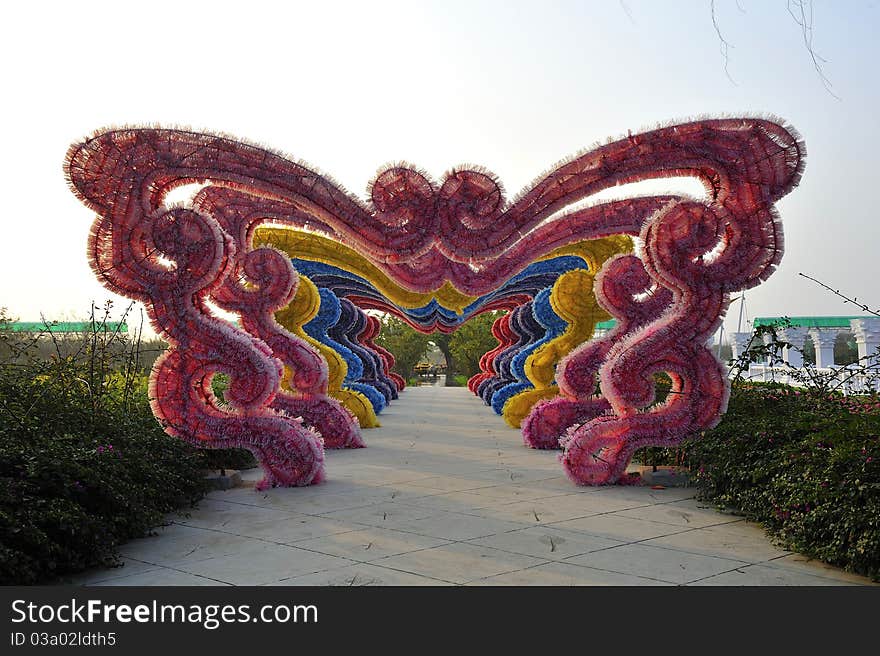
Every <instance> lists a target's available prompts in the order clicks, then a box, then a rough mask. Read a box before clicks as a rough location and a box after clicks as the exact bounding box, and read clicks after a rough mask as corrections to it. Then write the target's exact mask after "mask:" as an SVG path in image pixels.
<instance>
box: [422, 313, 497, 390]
mask: <svg viewBox="0 0 880 656" xmlns="http://www.w3.org/2000/svg"><path fill="white" fill-rule="evenodd" d="M502 314H503V313H502V312H486V313H485V314H481V315H479V316H477V317H475V318H473V319H471V320H470V321H468V322H467V323H466V324H464V325H463V326H462V327H461V328H459V329H458V330H456V331H455V332H454V333H452V335H448V336H447V337H449V340H448V347H447V348H448V351H449V355H448V356H447V367H448V369H447V374H446V380H447V381H449V380H450V379H451V378H452V375H453V373H457V374H461V375H463V376H466V377H468V378H470V377H471V376H473V375H474V374H476V373H478V372H479V371H480V358H481V357H483V354H484V353H486V352H487V351H491V350H492V349H493V348H495V347H496V346H498V340H497V339H495V337H494V336H493V335H492V324H493V323H495V320H496V319H497V318H498V317H500V316H501V315H502ZM432 339H433V338H432ZM433 341H434V343H437V340H436V339H433ZM437 346H438V348H440V350H441V351H443V347H442V346H440V345H439V344H437ZM445 354H446V353H445V352H444V355H445ZM450 360H451V361H452V362H451V363H450ZM451 364H452V365H454V366H450V365H451Z"/></svg>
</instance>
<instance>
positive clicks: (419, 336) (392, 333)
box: [376, 312, 502, 385]
mask: <svg viewBox="0 0 880 656" xmlns="http://www.w3.org/2000/svg"><path fill="white" fill-rule="evenodd" d="M501 314H502V313H501V312H487V313H485V314H481V315H479V316H477V317H475V318H474V319H471V320H470V321H468V322H467V323H465V324H464V325H463V326H462V327H461V328H459V329H458V330H456V331H455V332H454V333H451V334H447V333H439V332H438V333H433V334H431V335H425V334H423V333H420V332H418V331H417V330H415V329H413V328H412V327H411V326H409V325H408V324H407V323H406V322H404V321H402V320H400V319H398V318H397V317H393V316H390V315H386V316H385V317H383V318H382V319H381V322H382V331H381V332H380V333H379V336H378V337H377V338H376V343H377V344H379V345H380V346H383V347H385V348H386V349H388V350H389V351H391V353H392V354H393V355H394V357H395V359H396V361H397V362H396V363H395V365H394V369H395V371H397V372H398V373H399V374H400V375H402V376H404V377H409V376H411V375H412V372H413V367H414V366H415V365H417V364H418V363H419V361H420V360H422V359H423V358H424V357H425V356H426V355H427V353H428V350H429V349H430V347H431V345H432V344H433V345H434V346H436V347H437V348H438V349H439V350H440V352H441V353H442V354H443V357H444V358H445V359H446V383H447V385H454V384H455V382H454V381H455V378H454V377H455V375H456V374H458V375H463V376H466V377H468V378H469V377H471V376H473V375H474V374H475V373H477V372H478V371H479V370H480V358H481V357H482V355H483V354H484V353H485V352H486V351H490V350H492V349H493V348H495V346H497V345H498V341H497V340H496V339H495V338H494V337H493V336H492V324H493V323H494V322H495V319H497V318H498V317H499V316H500V315H501Z"/></svg>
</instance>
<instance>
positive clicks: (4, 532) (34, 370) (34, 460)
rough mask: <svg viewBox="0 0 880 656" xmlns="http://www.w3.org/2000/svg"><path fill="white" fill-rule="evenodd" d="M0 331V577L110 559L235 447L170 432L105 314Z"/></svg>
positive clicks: (189, 498) (43, 576)
mask: <svg viewBox="0 0 880 656" xmlns="http://www.w3.org/2000/svg"><path fill="white" fill-rule="evenodd" d="M103 325H106V322H104V324H103ZM0 336H2V337H6V338H7V339H4V346H5V347H6V352H5V357H4V358H3V359H0V584H33V583H39V582H43V581H49V580H52V579H55V578H57V577H58V576H62V575H65V574H70V573H74V572H77V571H81V570H83V569H86V568H88V567H91V566H96V565H113V564H115V563H117V562H118V557H117V551H116V548H117V546H118V545H119V544H121V543H122V542H124V541H126V540H129V539H131V538H135V537H141V536H143V535H144V534H146V533H147V532H148V531H149V530H150V529H152V528H153V527H155V526H157V525H159V524H161V523H163V522H164V517H165V515H166V514H167V513H168V512H171V511H174V510H177V509H179V508H182V507H189V506H191V505H192V504H193V503H195V502H196V501H197V500H198V499H200V498H201V497H202V495H203V494H204V492H205V491H206V483H205V479H204V476H203V470H204V469H208V468H210V469H216V468H219V467H221V466H226V467H230V466H234V465H232V464H228V463H231V462H234V460H232V459H235V458H241V454H238V453H224V452H219V451H213V452H211V451H208V450H200V449H194V448H192V447H190V446H188V445H187V444H186V443H184V442H183V441H181V440H179V439H177V438H172V437H170V436H168V435H166V434H165V432H164V431H163V430H162V429H161V428H160V426H159V424H158V423H157V422H156V420H155V418H154V417H153V415H152V412H151V411H150V408H149V404H148V399H147V376H146V372H145V371H143V369H141V368H139V367H138V366H137V362H136V359H134V358H132V349H133V348H135V345H133V344H130V343H129V340H128V338H127V337H126V336H125V335H120V334H113V333H108V332H107V331H104V330H103V329H102V322H100V321H93V322H92V332H91V334H88V335H85V336H82V338H81V339H80V338H79V337H71V338H60V337H57V336H52V335H48V334H44V335H42V336H30V337H26V338H22V337H19V336H14V339H13V338H11V337H10V336H9V335H0ZM62 339H70V340H77V339H78V340H79V341H78V342H77V344H73V343H61V342H60V341H59V340H62ZM47 341H48V342H49V343H53V342H54V343H55V345H56V348H55V349H54V352H53V353H51V355H48V356H47V355H46V351H47V344H46V343H47ZM248 455H250V454H248Z"/></svg>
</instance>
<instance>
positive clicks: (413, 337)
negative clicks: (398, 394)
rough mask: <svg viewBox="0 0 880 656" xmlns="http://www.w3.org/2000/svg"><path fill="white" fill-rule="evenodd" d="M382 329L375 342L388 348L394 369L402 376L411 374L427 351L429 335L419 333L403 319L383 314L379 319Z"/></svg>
mask: <svg viewBox="0 0 880 656" xmlns="http://www.w3.org/2000/svg"><path fill="white" fill-rule="evenodd" d="M381 323H382V330H381V331H380V332H379V335H378V337H376V343H377V344H378V345H379V346H382V347H384V348H386V349H388V350H389V351H390V352H391V354H392V355H393V356H394V359H395V363H394V370H395V371H396V372H397V373H399V374H400V375H401V376H403V377H404V378H409V377H410V376H412V370H413V367H414V366H416V365H417V364H418V363H419V360H421V359H422V358H424V357H425V354H426V353H427V352H428V342H430V341H431V338H430V336H428V335H425V334H424V333H420V332H418V331H417V330H415V329H414V328H413V327H412V326H410V325H409V324H407V323H406V322H405V321H401V320H400V319H398V318H397V317H394V316H391V315H385V316H384V317H382V319H381Z"/></svg>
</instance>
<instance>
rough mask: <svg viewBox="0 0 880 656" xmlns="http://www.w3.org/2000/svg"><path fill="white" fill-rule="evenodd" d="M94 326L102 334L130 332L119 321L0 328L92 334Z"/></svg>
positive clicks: (22, 324)
mask: <svg viewBox="0 0 880 656" xmlns="http://www.w3.org/2000/svg"><path fill="white" fill-rule="evenodd" d="M93 325H94V328H95V329H97V330H100V331H101V332H108V333H115V332H117V331H118V332H120V333H127V332H128V325H127V324H125V323H120V322H118V321H108V322H107V323H105V324H100V323H96V324H92V322H91V321H51V322H49V323H48V324H46V323H43V322H42V321H14V322H10V323H7V324H2V325H0V328H2V329H3V330H8V331H10V332H13V333H44V332H50V333H90V332H92V330H93V328H92V326H93Z"/></svg>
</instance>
